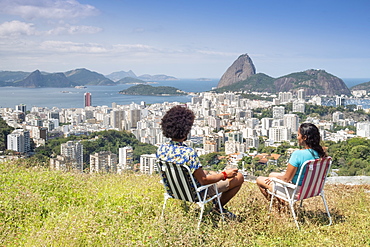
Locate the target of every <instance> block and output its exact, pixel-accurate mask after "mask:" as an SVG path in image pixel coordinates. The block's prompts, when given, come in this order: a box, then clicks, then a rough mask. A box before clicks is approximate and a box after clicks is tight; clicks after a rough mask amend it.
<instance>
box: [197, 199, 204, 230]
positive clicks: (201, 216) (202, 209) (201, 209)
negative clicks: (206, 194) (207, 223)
mask: <svg viewBox="0 0 370 247" xmlns="http://www.w3.org/2000/svg"><path fill="white" fill-rule="evenodd" d="M203 212H204V204H202V205H201V206H200V216H199V221H198V230H199V228H200V223H201V222H202V218H203Z"/></svg>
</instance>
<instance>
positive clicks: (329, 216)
mask: <svg viewBox="0 0 370 247" xmlns="http://www.w3.org/2000/svg"><path fill="white" fill-rule="evenodd" d="M320 196H321V198H322V201H323V202H324V206H325V209H326V213H327V214H328V218H329V225H328V226H330V225H331V224H332V223H333V221H332V219H331V215H330V212H329V208H328V204H327V203H326V200H325V195H324V191H322V192H321V194H320Z"/></svg>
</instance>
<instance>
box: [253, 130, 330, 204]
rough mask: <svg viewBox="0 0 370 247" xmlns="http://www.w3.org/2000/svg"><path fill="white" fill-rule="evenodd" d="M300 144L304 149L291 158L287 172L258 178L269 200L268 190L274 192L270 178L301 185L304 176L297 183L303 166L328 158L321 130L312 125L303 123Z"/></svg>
mask: <svg viewBox="0 0 370 247" xmlns="http://www.w3.org/2000/svg"><path fill="white" fill-rule="evenodd" d="M297 139H298V144H299V145H300V146H302V147H303V149H301V150H296V151H294V152H293V153H292V155H291V156H290V159H289V162H288V166H287V169H286V171H285V172H272V173H270V174H269V176H268V177H258V178H257V181H256V182H257V185H258V187H259V189H260V190H261V192H262V194H263V195H264V196H265V197H266V198H267V199H269V194H268V192H267V190H270V191H273V183H272V181H271V179H270V178H272V177H276V178H278V179H281V180H283V181H285V182H291V183H293V184H297V183H298V185H301V183H302V181H303V176H302V177H301V180H300V181H297V178H298V174H299V172H300V170H301V166H302V165H303V163H304V162H305V161H307V160H313V159H317V158H323V157H326V153H325V151H324V149H323V148H322V146H321V145H320V141H321V138H320V132H319V129H318V128H317V127H316V126H315V125H314V124H312V123H303V124H301V125H300V126H299V129H298V136H297Z"/></svg>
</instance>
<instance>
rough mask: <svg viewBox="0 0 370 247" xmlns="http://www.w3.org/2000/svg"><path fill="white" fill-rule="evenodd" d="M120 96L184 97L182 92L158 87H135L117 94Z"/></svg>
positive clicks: (172, 88) (171, 88) (141, 85)
mask: <svg viewBox="0 0 370 247" xmlns="http://www.w3.org/2000/svg"><path fill="white" fill-rule="evenodd" d="M119 93H120V94H129V95H156V96H158V95H159V96H169V95H186V93H185V92H184V91H181V90H180V89H178V88H175V87H167V86H159V87H153V86H150V85H143V84H140V85H136V86H132V87H129V88H127V89H125V90H122V91H120V92H119Z"/></svg>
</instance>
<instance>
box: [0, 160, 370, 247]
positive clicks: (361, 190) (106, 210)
mask: <svg viewBox="0 0 370 247" xmlns="http://www.w3.org/2000/svg"><path fill="white" fill-rule="evenodd" d="M369 190H370V186H344V185H328V186H327V187H326V197H327V200H328V205H329V209H330V212H331V214H332V216H333V225H332V226H329V227H328V226H325V224H327V223H328V221H327V217H326V213H325V210H324V206H323V204H322V202H321V199H320V198H313V199H309V200H307V202H304V206H303V208H299V209H298V211H297V212H298V215H299V222H300V224H301V230H297V229H296V227H295V224H294V221H293V220H292V218H291V216H290V212H289V211H287V212H285V213H281V214H279V213H277V212H272V213H269V212H268V202H267V201H266V200H265V199H264V198H263V196H262V195H261V194H260V193H259V191H258V188H257V186H256V185H255V184H253V183H250V182H245V183H244V185H243V187H242V189H241V191H240V192H239V194H238V195H237V196H236V198H234V199H233V200H232V201H231V202H230V203H229V205H228V208H229V210H230V211H232V212H234V213H236V214H238V215H239V216H240V217H241V219H242V220H241V221H240V222H235V221H231V222H230V221H228V222H222V221H219V220H218V219H217V218H216V217H211V216H206V217H204V220H203V223H202V225H201V229H200V231H197V230H196V228H197V221H198V210H197V209H196V207H194V206H191V207H190V208H189V211H188V212H186V211H185V209H184V207H183V204H182V203H181V202H180V201H177V200H169V201H168V206H167V208H166V212H165V218H164V220H163V221H162V220H160V213H161V210H162V205H163V187H162V185H161V184H160V183H159V176H157V175H153V176H144V175H136V174H132V173H128V174H124V175H112V174H106V175H87V174H74V173H61V172H55V171H48V170H45V169H34V168H24V167H21V166H16V165H14V164H12V163H3V164H0V198H1V199H0V245H4V246H127V245H128V246H176V245H182V246H317V245H320V246H368V245H370V237H369V232H370V231H369V230H370V212H369V203H370V193H369Z"/></svg>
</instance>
